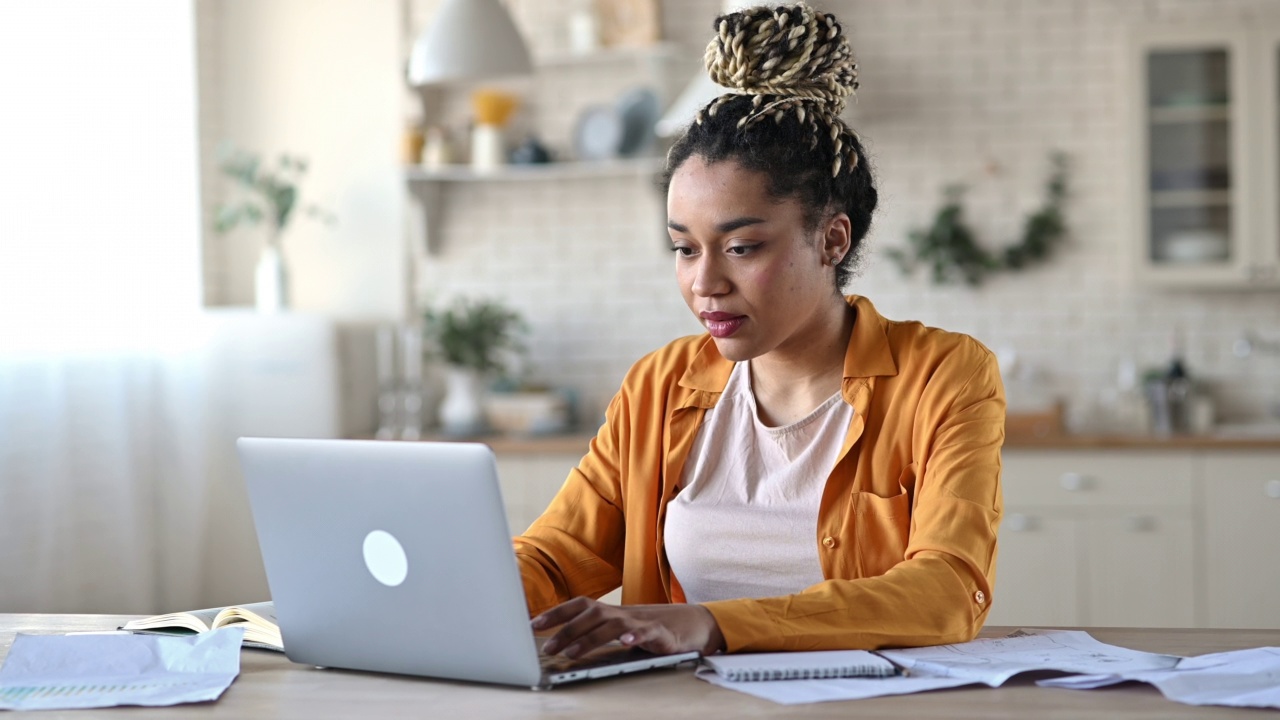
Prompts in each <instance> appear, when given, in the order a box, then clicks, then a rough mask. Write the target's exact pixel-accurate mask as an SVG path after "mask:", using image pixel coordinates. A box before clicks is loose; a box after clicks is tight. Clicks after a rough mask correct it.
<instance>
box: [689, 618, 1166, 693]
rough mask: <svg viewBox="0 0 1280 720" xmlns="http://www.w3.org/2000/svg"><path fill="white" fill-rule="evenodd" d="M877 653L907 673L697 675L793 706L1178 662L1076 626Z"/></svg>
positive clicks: (1150, 667)
mask: <svg viewBox="0 0 1280 720" xmlns="http://www.w3.org/2000/svg"><path fill="white" fill-rule="evenodd" d="M802 654H803V653H802ZM876 654H877V655H879V656H881V657H883V658H885V659H887V660H889V661H891V662H893V663H894V664H895V665H897V666H898V667H900V668H903V669H904V670H905V671H906V672H907V675H905V676H902V675H899V676H894V677H887V678H845V679H830V680H774V681H765V682H750V681H748V682H734V681H730V680H726V679H724V678H722V677H719V676H718V675H716V673H715V672H714V671H711V670H709V669H706V668H700V669H699V670H698V673H697V675H698V677H700V678H702V679H703V680H706V681H707V682H710V683H712V684H714V685H718V686H720V687H724V688H729V689H731V690H737V691H738V692H743V693H747V694H748V695H754V696H755V697H758V698H762V699H765V700H771V701H773V702H776V703H781V704H783V705H796V704H800V703H811V702H827V701H832V700H859V699H862V698H872V697H882V696H885V695H906V694H909V693H917V692H924V691H926V690H941V689H944V688H953V687H959V686H961V685H974V684H984V685H990V686H991V687H997V686H999V685H1002V684H1004V682H1005V681H1006V680H1008V679H1009V678H1011V677H1013V676H1014V675H1017V674H1018V673H1022V672H1030V671H1033V670H1059V671H1062V672H1070V673H1092V674H1099V673H1106V674H1114V673H1124V672H1131V671H1141V670H1158V669H1167V668H1171V667H1174V666H1175V665H1177V663H1178V661H1179V659H1180V658H1178V657H1177V656H1174V655H1158V654H1155V653H1145V652H1140V651H1137V650H1128V649H1126V648H1122V647H1116V646H1114V645H1107V644H1105V643H1101V642H1098V641H1097V640H1094V639H1093V638H1092V637H1090V636H1089V634H1088V633H1085V632H1080V631H1072V630H1025V629H1024V630H1018V631H1016V632H1014V633H1012V634H1010V635H1009V636H1008V637H1003V638H990V639H982V640H974V641H973V642H967V643H957V644H954V645H939V646H935V647H923V648H910V649H905V650H878V651H876Z"/></svg>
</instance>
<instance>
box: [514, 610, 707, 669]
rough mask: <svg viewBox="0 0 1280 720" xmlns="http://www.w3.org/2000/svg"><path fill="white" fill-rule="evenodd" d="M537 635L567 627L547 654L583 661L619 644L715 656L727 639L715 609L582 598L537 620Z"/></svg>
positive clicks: (550, 642)
mask: <svg viewBox="0 0 1280 720" xmlns="http://www.w3.org/2000/svg"><path fill="white" fill-rule="evenodd" d="M532 625H533V629H534V630H546V629H547V628H552V627H555V626H557V625H563V627H561V628H560V630H559V631H557V632H556V634H555V635H553V636H551V638H550V639H549V640H547V643H546V644H545V645H544V646H543V651H544V652H546V653H547V654H548V655H551V654H554V653H557V652H561V651H563V652H564V654H565V655H567V656H569V657H579V656H581V655H584V654H586V653H588V652H590V651H591V650H594V649H595V648H597V647H600V646H601V645H604V644H605V643H608V642H612V641H614V640H617V641H619V642H621V643H622V644H623V645H626V646H628V647H638V648H642V649H644V650H648V651H649V652H651V653H656V654H659V655H669V654H672V653H679V652H688V651H690V650H697V651H698V652H701V653H702V654H703V655H711V654H713V653H716V652H719V651H721V650H723V649H724V635H722V634H721V633H720V625H719V624H718V623H716V619H715V616H713V615H712V614H711V611H710V610H707V609H706V608H704V607H702V606H701V605H683V604H680V605H621V606H619V605H610V604H608V603H602V602H598V601H596V600H592V599H591V598H586V597H578V598H574V599H572V600H570V601H568V602H565V603H561V604H559V605H557V606H555V607H553V608H551V609H550V610H548V611H546V612H544V613H542V614H541V615H539V616H537V617H535V618H533V621H532Z"/></svg>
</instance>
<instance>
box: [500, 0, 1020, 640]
mask: <svg viewBox="0 0 1280 720" xmlns="http://www.w3.org/2000/svg"><path fill="white" fill-rule="evenodd" d="M717 32H718V34H717V37H716V38H715V39H714V40H713V41H712V43H711V45H710V46H709V47H708V54H707V66H708V70H709V71H710V73H711V75H712V77H713V79H715V80H716V81H717V82H719V83H720V84H722V85H725V86H728V87H730V88H732V89H733V92H731V93H729V94H726V95H723V96H721V97H720V98H719V99H718V100H716V101H714V102H712V103H711V104H710V105H708V106H707V107H706V108H704V109H703V110H702V111H701V113H700V114H699V116H698V118H697V120H696V121H695V122H694V123H693V124H692V125H691V126H690V128H689V129H688V131H687V133H686V134H685V135H684V136H683V137H682V138H681V139H680V140H679V141H678V142H677V143H676V144H675V146H674V147H673V148H672V149H671V152H670V154H669V155H668V160H667V169H666V180H667V188H668V190H667V215H668V227H669V230H670V236H671V246H672V250H673V251H674V255H675V265H676V278H677V281H678V284H679V286H680V291H681V293H682V294H683V295H684V299H685V301H686V302H687V303H688V305H689V309H690V310H692V311H693V313H694V315H696V316H697V317H698V318H699V319H700V320H701V321H702V323H703V324H704V325H705V327H706V329H707V333H706V334H704V335H701V336H697V337H688V338H683V339H680V340H676V341H675V342H673V343H671V344H669V345H667V346H666V347H664V348H662V349H660V350H658V351H656V352H654V353H652V354H650V355H648V356H646V357H644V358H642V359H641V360H640V361H639V362H638V363H636V365H635V366H634V367H633V368H632V369H631V371H630V372H629V373H628V375H627V377H626V379H625V380H624V381H623V383H622V387H621V389H620V390H619V392H618V394H617V395H616V396H615V397H614V399H613V401H612V403H611V404H610V405H609V408H608V411H607V413H606V422H605V424H604V426H603V427H601V429H600V431H599V433H598V434H597V436H596V437H595V439H594V440H593V441H592V443H591V447H590V451H589V452H588V453H587V455H586V456H585V457H584V458H583V459H582V461H581V463H580V464H579V465H578V466H577V467H576V468H575V469H574V470H573V471H572V472H571V474H570V475H569V478H568V480H567V482H566V483H565V485H564V487H563V489H562V490H561V491H560V493H559V495H558V496H557V497H556V498H555V500H554V501H553V502H552V503H551V505H550V507H549V508H548V509H547V511H546V512H545V513H544V514H543V515H542V516H541V517H540V518H539V519H538V520H537V521H536V522H535V523H534V524H533V526H532V527H530V528H529V530H528V531H527V532H526V533H525V534H524V535H522V536H520V537H518V538H516V539H515V550H516V555H517V558H518V561H519V565H520V571H521V575H522V577H523V581H524V586H525V593H526V596H527V599H528V603H529V610H530V613H531V614H532V615H533V616H534V618H533V625H534V628H535V629H536V630H549V629H552V628H556V627H557V626H559V629H558V631H557V632H556V633H555V635H554V637H553V638H552V640H551V641H550V644H549V645H548V646H547V647H546V649H547V650H548V651H550V652H557V651H560V652H564V653H566V654H568V655H571V656H576V655H579V654H582V653H584V652H586V651H587V650H590V649H591V648H593V647H596V646H599V645H601V644H604V643H607V642H610V641H614V640H619V641H621V642H622V643H623V644H626V645H634V646H638V647H642V648H644V649H647V650H651V651H654V652H658V653H668V652H677V651H685V650H700V651H702V652H703V653H714V652H724V651H727V652H737V651H763V650H818V649H840V648H876V647H882V646H910V645H933V644H940V643H951V642H958V641H965V640H969V639H971V638H972V637H974V635H975V634H976V633H977V631H978V630H979V628H981V626H982V623H983V621H984V619H985V618H986V615H987V610H988V608H989V606H990V603H991V590H992V584H993V582H994V574H995V558H996V529H997V526H998V525H999V521H1000V514H1001V499H1000V446H1001V444H1002V442H1003V439H1004V412H1005V403H1004V393H1003V389H1002V387H1001V384H1000V376H999V372H998V370H997V366H996V363H995V359H994V358H993V356H992V353H991V352H990V351H988V350H987V349H986V348H985V347H983V346H982V345H981V344H980V343H978V342H977V341H976V340H974V339H972V338H970V337H968V336H965V335H960V334H957V333H951V332H946V331H943V330H938V329H935V328H929V327H925V326H924V325H922V324H920V323H917V322H895V321H891V320H886V319H885V318H883V317H881V315H880V314H879V313H878V312H877V311H876V309H875V307H874V306H872V304H871V302H870V301H868V300H867V299H866V298H862V297H857V296H849V297H843V296H842V295H841V289H842V288H843V287H844V286H845V285H846V284H847V282H848V280H849V279H850V277H851V275H852V273H853V271H854V269H855V268H857V266H858V263H859V261H860V259H861V256H862V251H863V239H864V237H865V235H866V233H867V229H868V227H869V225H870V223H871V216H872V212H873V211H874V209H875V207H876V190H875V187H874V186H873V182H872V176H871V172H870V167H869V166H868V161H867V157H866V155H865V154H864V152H863V149H862V146H861V144H860V143H859V141H858V138H857V136H856V135H855V134H854V133H853V131H852V130H850V128H849V127H848V126H847V125H846V124H845V123H844V122H843V121H842V120H841V119H840V118H839V114H840V111H841V110H842V109H843V108H844V106H845V103H846V101H847V98H848V97H849V96H850V95H851V94H852V93H853V90H854V89H855V88H856V87H857V82H856V76H857V74H856V67H855V65H854V64H853V61H852V58H851V52H850V49H849V44H848V42H847V40H846V39H845V37H844V36H843V34H842V32H841V27H840V25H839V24H838V23H837V22H836V19H835V18H834V17H833V16H831V15H829V14H826V13H820V12H815V11H814V10H812V9H811V8H809V7H807V6H805V5H793V6H789V7H781V8H776V9H775V8H772V7H771V8H763V7H761V8H753V9H749V10H745V11H743V12H738V13H733V14H730V15H726V16H723V17H721V18H719V19H718V20H717ZM619 585H621V587H622V602H623V605H622V606H618V607H615V606H611V605H607V604H603V603H600V602H597V601H596V600H594V599H592V598H597V597H600V596H601V595H603V594H604V593H607V592H609V591H611V590H613V589H614V588H615V587H617V586H619Z"/></svg>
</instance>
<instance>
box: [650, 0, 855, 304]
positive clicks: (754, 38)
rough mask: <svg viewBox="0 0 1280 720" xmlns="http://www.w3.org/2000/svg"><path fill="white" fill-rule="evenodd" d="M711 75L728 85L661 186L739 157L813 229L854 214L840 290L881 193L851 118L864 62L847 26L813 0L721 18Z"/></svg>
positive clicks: (689, 132) (684, 138)
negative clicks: (697, 164) (699, 166)
mask: <svg viewBox="0 0 1280 720" xmlns="http://www.w3.org/2000/svg"><path fill="white" fill-rule="evenodd" d="M706 64H707V72H708V73H710V75H711V78H712V79H713V80H715V81H716V82H718V83H720V84H721V85H723V86H725V87H727V88H729V92H727V93H726V94H724V95H721V96H720V97H719V98H716V99H715V100H713V101H711V103H709V104H708V105H707V106H706V107H704V108H703V109H702V110H701V111H700V112H699V113H698V116H697V118H695V121H694V122H693V123H691V124H690V125H689V127H687V128H686V129H685V132H684V134H683V135H681V136H680V137H679V138H678V139H677V140H676V141H675V143H673V144H672V146H671V149H670V151H669V152H668V153H667V164H666V167H665V168H664V170H663V173H662V186H663V189H664V190H666V191H668V192H669V191H670V189H671V180H672V178H673V177H675V174H676V172H677V171H678V170H679V169H680V167H681V166H682V165H683V164H684V163H685V162H686V161H687V160H688V159H689V158H691V157H695V156H696V157H700V158H702V159H703V160H704V161H706V162H708V163H717V162H726V161H732V162H734V163H736V164H737V165H738V166H739V167H740V168H742V169H743V170H746V171H749V172H754V173H757V174H758V175H759V176H760V177H761V178H762V179H763V181H764V182H765V183H766V184H767V185H766V190H767V192H768V194H769V195H770V196H771V197H773V198H778V199H783V198H786V199H794V200H796V201H798V202H799V203H800V204H801V205H802V206H803V207H804V211H805V218H804V221H805V225H806V229H807V230H816V229H817V228H818V227H819V226H820V224H821V222H822V221H823V220H824V219H826V218H829V217H832V216H833V214H835V213H843V214H845V215H847V216H848V218H849V235H850V240H851V244H850V250H849V252H848V253H846V254H845V255H844V257H843V259H841V260H840V262H839V264H838V265H837V266H836V272H835V285H836V289H837V290H840V289H841V288H843V287H844V286H845V284H846V283H847V282H848V281H849V280H850V279H851V278H852V276H853V272H854V270H855V268H856V267H857V266H858V264H859V262H860V258H861V256H862V248H863V240H864V239H865V237H866V235H867V232H868V230H869V229H870V227H871V218H872V215H873V214H874V213H875V209H876V204H877V201H878V198H879V194H878V193H877V192H876V188H875V178H874V177H873V176H872V172H871V162H870V161H869V160H868V158H867V154H866V151H865V150H864V149H863V147H862V143H861V141H860V140H859V138H858V136H857V134H855V133H854V132H853V130H852V129H850V127H849V126H848V125H846V124H845V122H844V121H843V120H841V119H840V112H841V111H842V110H844V108H845V105H846V104H847V103H848V101H849V98H850V97H851V96H852V95H853V93H854V91H855V90H856V89H857V88H858V66H857V65H854V64H853V53H852V51H851V50H850V48H849V41H848V40H847V39H846V38H845V36H844V33H843V31H842V30H841V27H840V23H839V22H837V21H836V19H835V17H834V16H832V15H830V14H828V13H821V12H817V11H816V10H814V9H813V8H811V7H809V6H808V5H805V4H804V3H797V4H794V5H775V6H769V7H754V8H748V9H746V10H742V11H740V12H735V13H730V14H727V15H722V16H720V17H718V18H716V23H715V37H714V38H713V39H712V40H711V43H710V44H709V45H707V55H706Z"/></svg>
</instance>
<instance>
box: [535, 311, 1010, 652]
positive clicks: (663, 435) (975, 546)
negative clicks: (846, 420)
mask: <svg viewBox="0 0 1280 720" xmlns="http://www.w3.org/2000/svg"><path fill="white" fill-rule="evenodd" d="M848 301H849V302H850V304H852V305H853V306H854V308H855V309H856V311H857V319H856V321H855V322H854V327H853V333H852V334H851V336H850V338H849V347H848V350H847V352H846V353H845V359H844V384H843V389H842V394H843V396H844V399H845V401H846V402H848V403H849V404H851V405H852V406H853V408H854V410H855V414H854V418H853V421H852V423H851V424H850V425H849V431H848V433H847V435H846V436H845V440H844V443H843V445H842V447H841V449H840V455H839V459H838V460H837V461H836V465H835V468H834V469H833V470H832V472H831V474H830V476H828V478H827V481H826V487H825V490H824V491H823V496H822V503H821V506H820V507H819V510H818V532H817V535H816V537H814V543H815V548H816V552H817V553H818V556H819V559H820V562H821V564H822V569H823V575H824V577H825V578H826V580H824V581H823V582H821V583H818V584H817V585H814V586H812V587H809V588H806V589H804V590H803V591H802V592H798V593H795V594H793V595H786V596H781V597H772V598H757V599H740V600H724V601H717V602H711V603H706V604H705V607H706V608H707V609H709V610H710V611H711V613H712V614H713V615H714V616H715V618H716V621H717V622H718V623H719V625H720V631H721V632H722V633H723V634H724V638H725V643H726V646H727V649H728V651H729V652H736V651H765V650H829V649H841V648H878V647H888V646H915V645H937V644H943V643H952V642H962V641H966V640H970V639H972V638H973V637H974V636H975V635H976V634H977V632H978V630H979V629H981V627H982V623H983V621H984V620H985V618H986V615H987V610H988V608H989V607H990V604H991V599H992V598H991V595H992V592H991V591H992V585H993V584H994V582H995V561H996V530H997V528H998V526H999V523H1000V514H1001V510H1002V502H1001V497H1000V446H1001V444H1003V442H1004V415H1005V402H1004V389H1003V386H1002V385H1001V383H1000V374H999V370H998V368H997V365H996V362H995V358H994V356H993V355H992V353H991V351H989V350H987V349H986V348H985V347H983V346H982V344H981V343H979V342H977V341H976V340H974V339H973V338H970V337H968V336H967V335H961V334H958V333H951V332H946V331H944V330H938V329H936V328H928V327H925V326H924V325H921V324H920V323H918V322H894V321H890V320H886V319H884V318H883V317H881V316H880V314H879V313H877V312H876V310H875V308H874V307H873V306H872V304H871V302H870V301H868V300H867V299H866V298H861V297H857V296H850V297H849V298H848ZM732 368H733V363H731V362H730V361H728V360H725V359H724V358H723V357H721V355H720V353H719V352H718V351H717V350H716V346H715V343H714V342H713V341H712V340H711V338H710V336H709V335H701V336H694V337H687V338H682V339H680V340H676V341H675V342H673V343H671V344H669V345H667V346H666V347H664V348H662V349H660V350H658V351H656V352H654V353H651V354H649V355H647V356H646V357H644V358H642V359H641V360H640V361H639V362H637V363H636V364H635V366H634V367H632V369H631V371H630V372H629V373H628V374H627V377H626V379H625V380H624V381H623V383H622V388H621V390H619V392H618V394H617V395H616V396H614V398H613V401H612V402H611V403H610V405H609V408H608V411H607V413H606V416H605V424H604V425H603V426H602V427H601V428H600V431H599V433H597V435H596V437H595V438H594V439H593V440H592V441H591V447H590V450H589V451H588V452H587V454H586V456H584V457H583V458H582V461H581V462H580V463H579V464H578V466H577V467H576V468H574V469H573V470H572V471H571V472H570V474H569V477H568V479H567V480H566V481H565V484H564V486H563V487H562V488H561V489H560V492H559V494H557V495H556V497H555V499H554V500H552V502H551V505H550V506H549V507H548V508H547V510H546V512H544V513H543V514H542V516H541V517H540V518H538V520H537V521H535V522H534V524H533V525H532V526H531V527H530V528H529V530H528V531H527V532H526V533H525V534H524V535H521V536H519V537H517V538H515V541H514V543H515V551H516V558H517V560H518V562H519V566H520V573H521V576H522V577H523V580H524V587H525V595H526V597H527V599H528V604H529V612H530V614H531V615H534V614H537V613H540V612H542V611H543V610H546V609H548V608H550V607H553V606H554V605H557V604H559V603H561V602H564V601H565V600H568V599H570V598H572V597H575V596H578V595H586V596H589V597H599V596H601V595H603V594H605V593H607V592H609V591H611V590H613V589H614V588H616V587H618V585H619V584H621V586H622V602H623V603H624V604H642V603H668V602H680V601H681V600H682V595H681V593H680V590H679V583H678V582H676V581H675V580H674V578H673V577H672V575H671V571H670V568H669V567H668V565H667V561H666V555H665V553H664V552H663V545H662V528H663V522H664V520H665V518H666V506H667V503H668V502H670V500H671V499H672V498H673V497H674V496H675V493H676V491H677V485H678V483H679V481H680V478H681V469H682V468H683V466H684V462H685V458H686V457H687V456H688V454H689V449H690V447H691V446H692V444H693V440H694V436H695V435H696V434H697V431H698V426H699V425H700V424H701V422H702V418H703V415H704V414H705V413H706V411H707V409H708V408H711V407H714V406H715V404H716V400H717V399H719V397H720V392H721V390H722V389H723V388H724V386H725V383H726V382H727V381H728V378H729V372H730V370H731V369H732Z"/></svg>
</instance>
